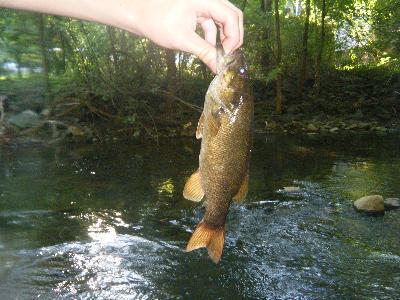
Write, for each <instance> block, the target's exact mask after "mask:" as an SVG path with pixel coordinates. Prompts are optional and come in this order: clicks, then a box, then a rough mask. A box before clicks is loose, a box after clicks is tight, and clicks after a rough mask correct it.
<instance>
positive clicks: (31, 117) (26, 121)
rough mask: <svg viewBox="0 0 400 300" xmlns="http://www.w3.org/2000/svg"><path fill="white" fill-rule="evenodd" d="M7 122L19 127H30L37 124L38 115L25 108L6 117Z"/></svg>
mask: <svg viewBox="0 0 400 300" xmlns="http://www.w3.org/2000/svg"><path fill="white" fill-rule="evenodd" d="M8 122H9V123H10V124H12V125H15V126H17V127H19V128H31V127H35V126H37V125H39V122H40V121H39V115H38V114H37V113H35V112H34V111H31V110H25V111H23V112H22V113H19V114H17V115H15V116H12V117H11V118H10V119H8Z"/></svg>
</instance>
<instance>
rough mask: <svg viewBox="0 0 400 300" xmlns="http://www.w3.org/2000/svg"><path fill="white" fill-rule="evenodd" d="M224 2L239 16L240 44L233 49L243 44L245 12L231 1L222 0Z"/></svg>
mask: <svg viewBox="0 0 400 300" xmlns="http://www.w3.org/2000/svg"><path fill="white" fill-rule="evenodd" d="M222 2H224V3H225V5H227V6H229V7H230V8H231V9H233V10H234V11H235V12H236V13H237V15H238V16H239V45H238V47H236V48H235V49H233V50H236V49H237V48H239V47H240V46H242V44H243V35H244V28H243V12H242V11H241V10H240V9H239V8H237V7H236V6H235V5H233V4H232V3H231V2H229V1H228V0H222Z"/></svg>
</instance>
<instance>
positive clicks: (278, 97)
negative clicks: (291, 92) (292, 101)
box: [275, 0, 283, 114]
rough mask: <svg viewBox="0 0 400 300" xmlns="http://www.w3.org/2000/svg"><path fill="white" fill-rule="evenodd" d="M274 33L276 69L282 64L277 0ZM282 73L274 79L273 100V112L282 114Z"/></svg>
mask: <svg viewBox="0 0 400 300" xmlns="http://www.w3.org/2000/svg"><path fill="white" fill-rule="evenodd" d="M275 31H276V51H277V53H276V67H277V68H279V69H280V68H281V62H282V44H281V28H280V20H279V0H275ZM282 98H283V96H282V73H281V70H279V72H278V75H277V77H276V99H275V112H276V113H277V114H281V113H282Z"/></svg>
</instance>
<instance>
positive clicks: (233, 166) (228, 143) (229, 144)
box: [184, 50, 254, 263]
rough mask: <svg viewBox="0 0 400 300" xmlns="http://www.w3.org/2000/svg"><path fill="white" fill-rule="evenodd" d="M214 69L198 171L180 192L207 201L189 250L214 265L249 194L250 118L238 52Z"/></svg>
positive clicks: (245, 77) (202, 120) (250, 101)
mask: <svg viewBox="0 0 400 300" xmlns="http://www.w3.org/2000/svg"><path fill="white" fill-rule="evenodd" d="M218 64H219V68H218V69H219V72H218V74H217V75H216V77H215V78H214V80H213V81H212V82H211V84H210V87H209V89H208V91H207V94H206V100H205V104H204V111H203V113H202V116H201V117H200V120H199V124H198V129H197V132H196V137H198V138H202V143H201V150H200V156H199V170H198V171H197V172H196V173H194V174H193V175H192V176H191V177H190V178H189V180H188V182H187V183H186V185H185V189H184V196H185V198H187V199H190V200H194V201H200V200H201V199H202V198H203V197H204V196H205V198H206V200H207V206H206V212H205V215H204V218H203V220H202V221H201V222H200V223H199V225H198V226H197V228H196V230H195V231H194V233H193V235H192V237H191V239H190V241H189V243H188V246H187V250H188V251H191V250H195V249H198V248H202V247H206V248H207V249H208V253H209V255H210V257H211V258H212V260H213V261H214V262H216V263H217V262H218V261H219V259H220V257H221V255H222V250H223V244H224V234H225V221H226V217H227V214H228V210H229V206H230V204H231V202H232V200H233V199H235V200H241V199H242V198H244V197H245V196H246V193H247V187H248V172H249V161H250V152H251V144H252V127H253V114H254V113H253V110H254V107H253V105H254V104H253V99H252V96H251V93H250V89H249V86H248V75H247V69H246V65H245V62H244V58H243V54H242V53H241V50H237V51H236V52H234V53H233V54H228V55H220V56H219V61H218Z"/></svg>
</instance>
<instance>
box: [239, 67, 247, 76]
mask: <svg viewBox="0 0 400 300" xmlns="http://www.w3.org/2000/svg"><path fill="white" fill-rule="evenodd" d="M238 73H239V74H240V75H242V76H246V75H247V70H246V69H245V68H244V67H240V68H239V70H238Z"/></svg>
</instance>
